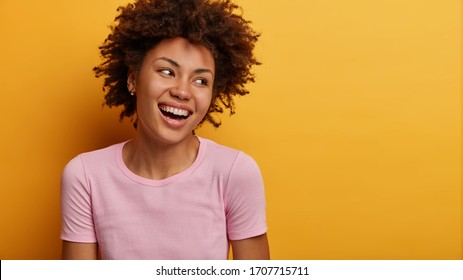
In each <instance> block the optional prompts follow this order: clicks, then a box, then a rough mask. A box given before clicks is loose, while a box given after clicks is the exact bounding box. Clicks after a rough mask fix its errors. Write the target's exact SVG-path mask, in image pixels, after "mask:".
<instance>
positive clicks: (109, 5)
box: [0, 0, 462, 259]
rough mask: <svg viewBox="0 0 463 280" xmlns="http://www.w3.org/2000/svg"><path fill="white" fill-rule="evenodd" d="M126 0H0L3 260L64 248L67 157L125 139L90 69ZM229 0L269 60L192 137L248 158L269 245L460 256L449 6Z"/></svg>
mask: <svg viewBox="0 0 463 280" xmlns="http://www.w3.org/2000/svg"><path fill="white" fill-rule="evenodd" d="M124 3H126V1H122V0H107V1H94V0H81V1H59V0H44V1H31V0H29V1H14V0H2V1H0V38H1V43H0V53H1V54H2V57H1V67H0V86H1V87H0V88H1V91H2V97H3V98H2V106H1V107H2V108H1V110H0V112H1V114H2V117H1V118H0V127H1V128H2V131H3V132H2V137H1V138H2V139H1V146H0V148H1V150H0V152H1V153H0V154H1V160H0V164H1V166H0V168H1V170H2V184H1V189H0V213H1V214H0V226H1V230H0V259H55V258H59V255H60V253H59V251H60V240H59V227H60V225H59V177H60V173H61V170H62V168H63V166H64V165H65V163H66V162H67V161H68V160H69V159H70V158H72V157H73V156H75V155H76V154H78V153H80V152H83V151H88V150H92V149H96V148H100V147H103V146H105V145H109V144H112V143H115V142H117V141H121V140H123V139H127V138H128V137H130V136H131V133H132V128H131V125H130V123H129V122H127V121H126V122H123V123H122V124H120V123H118V121H117V118H118V112H119V110H117V109H116V110H110V109H108V108H105V109H102V106H101V104H102V92H101V85H102V81H101V80H97V79H95V78H93V74H92V71H91V69H92V67H93V66H95V65H97V64H98V62H99V57H98V51H97V46H98V45H100V44H101V43H102V41H103V39H104V38H105V37H106V35H107V33H108V31H109V30H108V28H107V26H108V25H109V24H110V23H111V22H112V20H113V18H114V16H115V15H116V12H115V8H116V7H117V6H119V5H122V4H124ZM239 3H240V4H241V5H242V6H243V7H244V11H245V15H246V16H247V17H248V18H250V19H252V20H253V21H254V23H255V24H254V26H255V27H256V28H257V29H258V30H259V31H261V32H262V40H261V41H260V43H259V45H258V53H257V54H258V57H259V58H260V59H261V60H262V62H263V63H264V64H263V65H262V66H261V67H259V68H258V69H256V73H257V75H258V79H257V83H256V84H254V85H252V86H251V87H250V89H251V90H252V94H251V95H249V96H247V97H245V98H242V99H240V100H239V101H238V102H237V105H238V108H237V114H236V115H235V116H233V117H230V118H229V117H228V116H223V117H222V121H223V126H222V127H221V128H220V129H218V130H215V129H213V128H211V127H210V126H204V127H203V128H201V129H200V130H199V133H198V134H200V135H201V136H204V137H209V138H211V139H213V140H215V141H218V142H220V143H222V144H226V145H229V146H232V147H235V148H238V149H242V150H244V151H246V152H247V153H249V154H251V155H252V156H253V157H254V158H255V159H256V160H257V161H258V162H259V164H260V166H261V169H262V172H263V175H264V180H265V183H266V193H267V203H268V223H269V227H270V230H269V238H270V242H271V251H272V257H273V258H276V259H459V258H461V257H462V256H461V253H462V247H461V245H462V235H461V230H462V228H461V214H462V212H461V209H462V208H461V206H462V204H461V203H462V202H461V198H462V196H461V178H460V171H461V163H460V159H461V149H460V144H461V138H460V137H461V135H460V128H461V127H460V118H461V99H460V98H461V97H460V90H461V68H460V67H461V58H460V52H461V49H460V43H461V42H460V40H461V27H460V18H461V4H460V2H459V1H455V0H441V1H416V0H389V1H381V0H376V1H374V0H373V1H372V0H351V1H343V0H333V1H324V0H310V1H306V0H294V1H278V0H269V1H251V0H240V1H239Z"/></svg>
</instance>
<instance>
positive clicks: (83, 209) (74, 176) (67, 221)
mask: <svg viewBox="0 0 463 280" xmlns="http://www.w3.org/2000/svg"><path fill="white" fill-rule="evenodd" d="M61 239H63V240H67V241H72V242H85V243H93V242H97V239H96V234H95V227H94V223H93V215H92V202H91V191H90V188H89V186H88V182H87V179H86V176H85V169H84V165H83V163H82V158H81V156H77V157H75V158H74V159H72V160H71V161H70V162H69V163H68V164H67V165H66V167H65V168H64V170H63V174H62V176H61Z"/></svg>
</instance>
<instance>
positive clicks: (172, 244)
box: [61, 138, 267, 259]
mask: <svg viewBox="0 0 463 280" xmlns="http://www.w3.org/2000/svg"><path fill="white" fill-rule="evenodd" d="M199 140H200V147H199V151H198V155H197V158H196V160H195V161H194V163H193V164H192V165H191V166H190V167H189V168H188V169H186V170H185V171H183V172H181V173H179V174H176V175H174V176H171V177H169V178H166V179H163V180H150V179H147V178H144V177H140V176H138V175H136V174H134V173H133V172H131V171H130V170H129V169H128V168H127V167H126V166H125V164H124V162H123V160H122V147H123V146H124V144H125V143H119V144H116V145H113V146H110V147H107V148H104V149H101V150H97V151H93V152H89V153H83V154H81V155H79V156H77V157H75V158H74V159H72V160H71V161H70V162H69V163H68V164H67V165H66V167H65V168H64V171H63V176H62V178H61V211H62V233H61V238H62V239H63V240H67V241H72V242H86V243H92V242H98V246H99V250H100V254H101V257H102V258H103V259H227V257H228V250H229V245H228V240H240V239H245V238H250V237H253V236H257V235H261V234H264V233H265V232H266V231H267V225H266V218H265V198H264V188H263V182H262V176H261V173H260V171H259V168H258V166H257V164H256V163H255V161H254V160H253V159H252V158H251V157H250V156H248V155H246V154H244V153H243V152H240V151H237V150H234V149H231V148H227V147H225V146H221V145H219V144H217V143H215V142H213V141H211V140H207V139H204V138H199Z"/></svg>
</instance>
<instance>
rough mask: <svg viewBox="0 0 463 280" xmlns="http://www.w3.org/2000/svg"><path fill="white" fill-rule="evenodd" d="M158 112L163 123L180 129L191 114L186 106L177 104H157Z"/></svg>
mask: <svg viewBox="0 0 463 280" xmlns="http://www.w3.org/2000/svg"><path fill="white" fill-rule="evenodd" d="M158 107H159V111H160V112H161V115H162V117H163V119H164V121H165V122H166V123H167V124H168V125H169V126H170V127H172V128H180V127H182V126H183V125H185V124H186V121H187V119H188V118H189V117H190V116H191V115H192V114H193V112H192V110H190V109H189V108H188V107H186V106H182V105H178V104H165V103H163V104H159V105H158Z"/></svg>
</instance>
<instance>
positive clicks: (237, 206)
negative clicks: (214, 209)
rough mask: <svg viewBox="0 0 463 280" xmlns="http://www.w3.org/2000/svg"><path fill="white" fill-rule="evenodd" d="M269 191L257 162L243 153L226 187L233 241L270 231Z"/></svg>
mask: <svg viewBox="0 0 463 280" xmlns="http://www.w3.org/2000/svg"><path fill="white" fill-rule="evenodd" d="M265 207H266V206H265V194H264V184H263V180H262V175H261V172H260V170H259V167H258V166H257V164H256V162H255V161H254V160H253V159H252V158H251V157H250V156H248V155H246V154H244V153H239V154H238V156H237V158H236V160H235V162H234V164H233V166H232V169H231V172H230V176H229V179H228V184H227V187H226V190H225V211H226V212H225V213H226V218H227V231H228V238H229V239H230V240H241V239H246V238H251V237H254V236H258V235H261V234H264V233H266V232H267V224H266V215H265Z"/></svg>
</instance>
